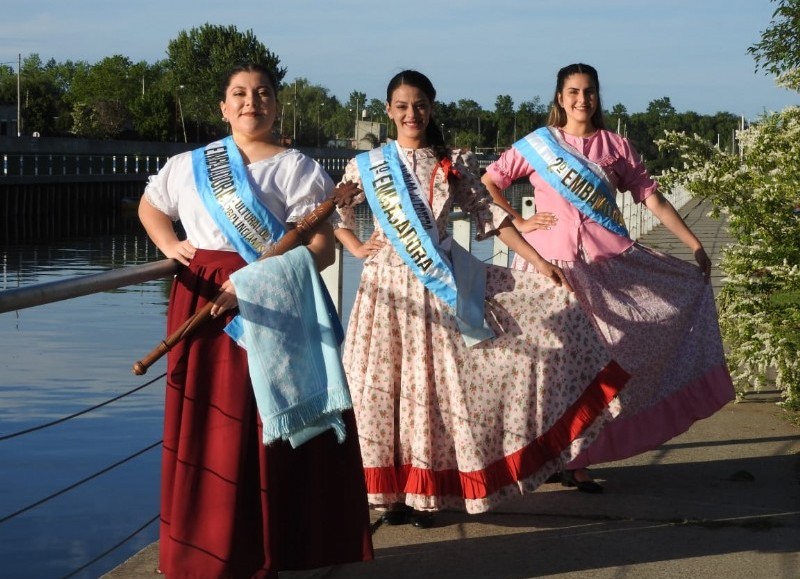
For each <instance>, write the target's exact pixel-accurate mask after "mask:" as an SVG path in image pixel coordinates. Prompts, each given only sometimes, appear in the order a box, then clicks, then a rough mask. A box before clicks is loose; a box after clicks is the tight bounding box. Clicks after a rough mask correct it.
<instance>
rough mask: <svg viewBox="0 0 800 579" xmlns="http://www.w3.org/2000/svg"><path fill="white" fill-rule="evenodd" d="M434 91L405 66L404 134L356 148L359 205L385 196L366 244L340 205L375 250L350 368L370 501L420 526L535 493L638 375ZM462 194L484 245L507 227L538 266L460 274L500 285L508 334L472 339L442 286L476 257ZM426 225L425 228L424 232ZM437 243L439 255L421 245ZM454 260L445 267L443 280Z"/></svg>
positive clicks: (364, 252)
mask: <svg viewBox="0 0 800 579" xmlns="http://www.w3.org/2000/svg"><path fill="white" fill-rule="evenodd" d="M434 99H435V90H434V88H433V86H432V85H431V83H430V81H429V80H428V79H427V77H425V76H424V75H422V74H421V73H419V72H416V71H403V72H401V73H399V74H398V75H396V76H395V77H394V78H393V79H392V81H391V82H390V83H389V86H388V88H387V104H386V110H387V113H388V115H389V117H390V118H391V119H392V120H393V121H394V123H395V125H396V127H397V140H396V142H393V143H389V144H387V145H385V146H384V147H382V148H380V149H375V150H373V151H370V152H367V153H364V154H362V155H359V156H357V157H356V158H355V159H353V160H352V161H351V162H350V164H349V165H348V166H347V168H346V171H345V175H344V177H343V182H348V181H349V182H356V183H358V184H359V186H360V187H361V188H362V189H363V190H364V192H363V193H362V194H360V195H359V196H358V197H357V198H356V200H355V203H356V204H357V203H360V202H363V201H364V200H365V197H366V198H367V200H368V201H369V202H370V206H371V208H372V211H373V215H374V216H375V234H374V235H373V237H372V238H370V239H369V240H368V241H367V242H365V243H362V242H361V240H359V239H358V237H357V236H356V235H355V233H354V232H353V229H354V227H355V219H354V211H353V207H348V208H343V209H340V217H341V222H340V223H339V224H338V228H337V230H336V235H337V238H338V239H339V240H340V241H341V242H342V243H343V244H344V245H345V247H346V248H347V249H348V250H349V251H350V252H351V253H353V254H354V255H356V256H359V257H363V258H365V261H364V268H363V273H362V277H361V282H360V285H359V288H358V291H357V294H356V299H355V303H354V306H353V310H352V313H351V316H350V320H349V323H348V329H347V336H346V339H345V348H344V365H345V369H346V372H347V377H348V381H349V384H350V389H351V393H352V396H353V404H354V409H355V412H356V421H357V424H358V430H359V436H360V442H361V450H362V458H363V462H364V467H365V474H366V481H367V492H368V496H369V501H370V504H371V505H372V506H374V507H385V508H386V509H387V510H386V512H385V513H384V515H383V520H384V521H385V522H387V523H389V524H399V523H411V524H414V525H415V526H419V527H427V526H430V525H431V524H432V518H431V516H430V512H431V511H435V510H439V509H444V508H454V509H461V510H466V511H468V512H470V513H477V512H483V511H486V510H488V509H490V508H492V507H493V506H495V505H496V504H497V503H498V502H500V501H501V500H502V499H504V498H505V497H507V496H509V495H514V494H519V493H520V492H522V491H531V490H533V489H535V488H536V487H537V486H538V485H539V484H541V483H542V482H544V481H545V480H546V479H547V478H548V477H549V476H550V475H551V474H553V473H555V472H556V471H558V470H559V468H560V464H561V461H562V460H570V459H571V457H574V456H577V454H578V453H579V452H580V450H581V449H582V448H583V447H585V446H586V445H587V444H588V443H589V442H591V440H593V438H594V437H595V436H596V434H597V432H598V431H599V430H600V428H601V427H602V425H603V424H604V423H605V422H606V421H607V420H608V419H609V418H610V417H611V416H612V414H613V412H610V411H609V404H610V403H611V402H612V400H613V399H614V398H615V397H616V395H617V392H618V391H619V389H620V388H622V386H623V385H624V383H625V381H626V380H627V374H626V373H625V372H624V371H622V370H621V369H620V367H619V366H618V365H617V364H616V363H615V362H614V361H613V360H611V359H610V357H609V355H608V353H607V352H606V350H605V349H604V347H603V346H602V345H601V343H600V340H599V338H598V337H597V336H596V335H595V334H594V330H593V328H592V326H591V324H590V323H589V320H588V319H587V318H586V317H585V315H584V314H583V313H582V311H581V309H580V307H579V305H578V303H577V302H576V300H575V299H574V297H573V294H572V293H571V292H570V291H569V286H568V284H567V283H566V282H565V280H564V278H563V274H562V272H561V270H560V269H559V268H556V267H554V266H552V265H551V264H549V263H548V262H546V261H545V260H544V259H542V258H541V256H539V254H538V253H537V252H536V251H535V250H534V249H533V248H532V247H531V246H530V245H528V244H527V243H525V242H524V240H523V239H522V237H521V236H520V235H519V234H518V233H517V231H516V230H515V229H514V227H513V226H512V225H511V221H510V219H509V218H508V213H507V212H506V211H505V210H504V209H501V208H500V207H498V206H496V205H494V204H493V203H492V200H491V197H490V196H489V194H488V192H486V190H485V188H484V187H483V186H482V184H481V183H480V180H479V178H478V177H477V175H476V173H474V172H473V171H472V170H470V169H469V167H468V166H467V163H468V162H469V158H470V156H469V155H468V154H465V153H462V152H459V151H449V150H448V149H446V148H445V147H444V142H443V138H442V135H441V132H440V131H439V130H438V126H437V124H436V123H435V122H434V121H433V120H432V119H431V111H432V108H433V103H434ZM383 160H385V161H386V164H387V166H389V167H394V173H392V175H393V179H390V178H388V177H386V173H385V172H384V173H382V172H381V171H383V169H381V167H384V165H382V164H381V163H383ZM371 170H372V171H374V174H370V173H369V172H370V171H371ZM412 199H413V200H412ZM403 200H406V201H409V203H410V205H408V204H407V205H405V207H406V211H405V212H404V210H402V209H399V207H400V206H401V204H402V201H403ZM454 204H457V205H458V206H459V207H460V208H461V209H462V210H464V211H466V212H468V213H469V214H470V215H471V216H472V217H473V219H474V220H475V223H476V228H477V234H476V237H477V238H478V239H483V238H486V237H487V236H490V235H499V236H500V238H501V239H502V240H503V241H504V242H505V243H506V244H507V245H508V246H509V247H510V248H511V249H512V250H514V251H515V252H517V253H518V254H519V255H522V256H525V258H526V259H528V260H530V261H531V263H533V264H534V266H535V267H536V268H537V270H538V273H525V272H518V271H513V270H510V269H507V268H502V267H497V266H491V265H490V266H484V265H483V264H480V263H479V264H478V265H477V266H476V267H473V268H472V270H471V273H472V277H471V278H470V277H467V278H466V279H467V282H468V283H467V284H463V283H462V280H464V279H465V278H464V277H461V278H460V280H459V288H458V292H457V293H458V297H459V300H460V299H461V297H462V294H463V293H466V292H464V291H462V290H463V288H464V286H465V285H471V287H473V288H474V286H476V285H477V286H481V285H482V284H483V282H485V288H482V289H484V290H485V293H484V294H483V296H482V299H481V300H480V301H479V302H478V303H479V305H480V306H482V307H480V311H479V316H482V320H481V322H483V323H484V326H483V329H484V330H485V329H486V328H487V327H488V328H490V329H491V332H492V333H493V335H494V337H493V338H491V339H487V340H484V341H480V343H478V344H476V345H471V346H468V345H467V336H468V335H469V336H472V335H473V334H471V333H470V331H469V330H465V329H464V328H465V324H464V320H463V319H459V318H458V317H457V315H456V312H457V311H459V310H458V307H456V308H455V309H454V307H453V306H452V303H451V302H448V301H447V299H448V298H447V294H446V293H442V292H441V291H440V290H441V288H440V286H438V285H437V284H436V281H437V279H439V280H440V279H441V278H442V277H446V276H447V273H448V271H449V270H448V266H449V265H450V263H449V262H450V261H452V262H453V263H455V262H456V261H457V260H458V259H460V258H458V255H462V256H463V251H462V252H460V253H459V252H457V249H458V248H456V247H453V248H452V251H449V250H448V249H447V248H448V247H449V242H450V241H451V239H450V238H449V237H448V235H447V221H448V215H449V214H450V212H451V210H452V208H453V205H454ZM412 206H413V207H414V209H412V210H407V209H408V208H409V207H412ZM414 222H417V224H418V225H419V227H418V228H417V230H416V231H410V229H409V227H410V226H409V225H408V224H409V223H412V224H413V223H414ZM426 223H427V231H426V230H425V224H426ZM411 239H413V240H414V241H410V240H411ZM427 241H432V242H433V245H432V246H431V245H428V246H427V247H428V248H429V249H430V248H431V247H434V249H433V250H432V251H428V252H427V253H425V252H424V251H420V250H418V249H417V248H418V246H419V245H420V244H422V245H423V246H424V245H425V243H426V242H427ZM439 256H444V258H445V259H444V260H443V263H444V265H442V267H441V270H440V271H439V274H438V277H437V275H433V276H432V275H429V274H430V271H431V270H433V269H436V265H433V266H431V265H430V264H431V262H436V261H437V257H439ZM457 258H458V259H457ZM473 265H474V264H473ZM425 266H430V269H428V270H427V273H422V271H421V270H423V269H425ZM455 277H456V278H459V274H458V273H456V274H455ZM431 278H437V279H433V280H432V279H431ZM469 282H471V284H470V283H469ZM459 307H460V306H459ZM467 325H468V324H467ZM480 333H481V331H480V328H479V331H478V334H480ZM483 337H485V335H484V336H483ZM478 340H480V338H478Z"/></svg>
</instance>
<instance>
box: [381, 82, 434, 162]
mask: <svg viewBox="0 0 800 579" xmlns="http://www.w3.org/2000/svg"><path fill="white" fill-rule="evenodd" d="M432 108H433V103H432V102H431V101H430V99H429V98H428V96H427V95H426V94H425V93H424V92H422V91H421V90H420V89H418V88H416V87H413V86H409V85H407V84H401V85H400V86H398V87H397V88H396V89H394V92H393V93H392V100H391V102H389V103H388V104H387V105H386V114H387V115H389V118H390V119H392V120H393V121H394V124H395V126H396V127H397V140H398V142H399V143H400V144H401V145H403V146H406V147H421V146H425V145H427V144H428V143H427V139H426V137H425V129H426V128H427V127H428V122H430V119H431V109H432Z"/></svg>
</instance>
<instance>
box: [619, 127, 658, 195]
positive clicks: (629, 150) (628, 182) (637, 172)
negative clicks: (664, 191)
mask: <svg viewBox="0 0 800 579" xmlns="http://www.w3.org/2000/svg"><path fill="white" fill-rule="evenodd" d="M621 140H622V145H621V147H620V159H619V160H618V161H617V162H616V163H615V167H614V169H615V171H616V173H617V175H618V177H619V184H618V188H619V189H620V190H621V191H630V194H631V197H632V198H633V200H634V201H635V202H636V203H641V202H642V201H644V200H645V199H647V198H648V197H649V196H650V195H652V194H653V193H655V191H656V190H657V189H658V183H656V181H655V180H654V179H653V178H652V177H651V176H650V173H648V171H647V168H646V167H645V166H644V163H643V162H642V158H641V156H640V155H639V153H638V151H636V149H634V147H633V145H631V143H630V141H628V139H621Z"/></svg>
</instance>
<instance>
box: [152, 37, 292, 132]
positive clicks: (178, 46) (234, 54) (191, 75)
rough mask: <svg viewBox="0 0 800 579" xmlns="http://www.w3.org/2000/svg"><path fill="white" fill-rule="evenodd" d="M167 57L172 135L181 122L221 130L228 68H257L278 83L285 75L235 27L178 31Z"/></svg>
mask: <svg viewBox="0 0 800 579" xmlns="http://www.w3.org/2000/svg"><path fill="white" fill-rule="evenodd" d="M167 56H168V58H167V60H168V67H169V72H170V76H171V78H169V79H168V81H167V82H168V84H169V86H170V88H171V90H172V95H173V98H174V100H175V103H174V104H175V110H176V111H177V113H176V114H175V119H174V123H175V127H176V131H175V133H176V134H180V130H177V129H179V128H180V127H179V123H181V120H183V123H184V124H186V123H187V122H188V124H189V125H190V126H191V124H192V123H194V124H196V125H197V126H198V127H199V126H206V125H208V130H209V132H212V131H213V130H216V131H222V130H224V129H223V127H222V126H221V119H220V114H219V102H220V100H222V97H223V95H222V83H223V82H224V79H225V76H226V74H227V73H228V71H229V70H230V69H231V68H232V67H234V66H236V65H238V64H242V63H245V62H255V63H258V64H261V65H263V66H265V67H267V68H269V69H270V70H272V71H273V72H274V73H275V77H276V80H277V81H278V83H280V82H281V81H282V80H283V77H284V76H285V75H286V69H285V68H283V67H281V66H280V59H279V58H278V57H277V56H276V55H275V54H273V53H272V52H270V51H269V50H268V49H267V47H266V46H264V44H262V43H261V42H259V40H258V39H257V38H256V37H255V35H254V34H253V32H252V30H248V31H246V32H239V30H237V28H236V27H235V26H218V25H212V24H204V25H202V26H200V27H199V28H192V29H190V30H188V31H182V32H180V33H179V34H178V36H177V37H176V38H174V39H173V40H170V41H169V44H168V45H167ZM181 111H182V112H183V115H182V116H183V119H181V115H180V112H181ZM198 132H199V131H198Z"/></svg>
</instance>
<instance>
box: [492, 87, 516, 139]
mask: <svg viewBox="0 0 800 579" xmlns="http://www.w3.org/2000/svg"><path fill="white" fill-rule="evenodd" d="M494 122H495V131H496V133H495V146H496V147H502V148H505V147H506V146H510V145H511V139H512V138H513V131H514V100H513V99H512V98H511V96H509V95H507V94H503V95H497V98H496V99H495V102H494Z"/></svg>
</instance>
